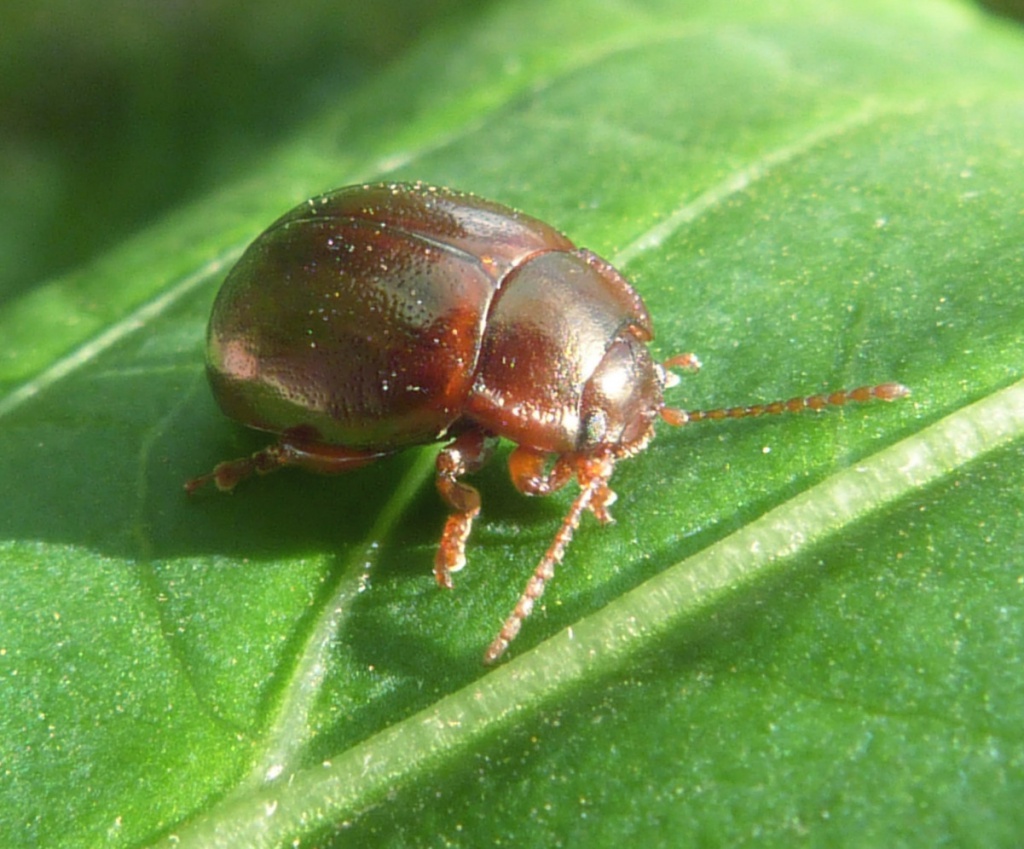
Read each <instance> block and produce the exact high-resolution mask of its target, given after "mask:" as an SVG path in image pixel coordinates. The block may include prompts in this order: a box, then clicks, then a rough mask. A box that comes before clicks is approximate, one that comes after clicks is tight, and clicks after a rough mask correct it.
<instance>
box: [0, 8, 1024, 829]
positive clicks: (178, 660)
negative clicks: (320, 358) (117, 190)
mask: <svg viewBox="0 0 1024 849" xmlns="http://www.w3.org/2000/svg"><path fill="white" fill-rule="evenodd" d="M769 7H770V8H769ZM1021 80H1024V35H1022V34H1021V33H1020V31H1019V30H1018V29H1016V28H1014V27H1013V26H1011V25H1009V24H1006V23H1000V22H997V21H993V20H989V19H986V18H985V17H984V16H983V15H982V14H981V13H979V12H977V11H976V10H974V9H973V8H972V7H970V6H968V5H966V4H963V3H959V2H954V1H953V0H927V2H926V0H909V2H904V3H900V4H893V3H883V2H870V0H860V2H854V3H851V2H845V3H841V2H827V0H806V2H799V0H790V2H785V3H775V4H764V3H753V2H750V3H744V2H739V3H733V4H729V5H728V6H727V7H722V6H720V5H719V6H716V5H715V4H710V3H707V4H701V3H691V4H683V3H679V2H668V1H667V0H666V2H663V3H646V4H640V3H625V4H622V3H619V4H612V3H609V4H603V3H595V4H593V5H592V6H590V7H588V9H587V12H586V14H585V15H583V16H581V15H580V7H579V4H578V3H569V2H559V0H554V1H553V0H546V1H545V2H543V3H541V2H525V0H518V2H508V3H504V4H493V5H491V6H490V7H488V8H487V9H485V10H483V11H482V12H480V13H479V14H478V15H476V16H475V17H474V18H472V19H469V18H467V19H464V20H462V21H458V22H455V21H451V22H447V23H444V22H439V23H438V26H437V28H436V30H434V31H430V32H426V33H425V34H424V35H423V36H422V37H421V39H420V40H419V42H418V43H417V44H416V45H415V47H414V49H412V50H411V51H410V52H409V53H408V54H407V55H406V56H404V57H403V58H402V59H401V60H400V61H398V62H397V63H396V64H395V65H394V66H393V67H392V68H391V69H390V70H389V71H388V72H387V73H385V74H383V75H381V76H379V77H378V78H376V79H375V80H373V82H371V83H369V84H368V85H367V86H366V87H365V88H363V89H361V90H359V91H358V92H357V93H356V94H354V95H349V96H344V97H340V98H338V99H337V100H330V99H328V100H325V103H326V104H327V105H325V106H324V108H323V109H322V111H321V112H320V113H319V114H317V115H315V116H314V117H313V118H312V119H311V120H310V121H309V122H308V124H306V125H305V126H304V127H303V128H302V129H301V130H300V131H299V132H297V133H296V134H295V136H294V138H293V139H292V140H291V141H290V142H289V143H288V144H286V145H285V146H283V147H277V148H274V149H273V150H268V151H267V152H266V156H265V158H264V161H263V164H262V165H261V166H260V167H259V168H255V169H254V170H253V172H252V174H251V175H250V176H249V178H248V179H247V180H246V181H244V182H242V183H237V184H233V185H230V186H227V187H225V188H224V189H223V190H221V191H219V192H217V193H215V194H212V195H210V196H209V197H207V198H205V199H203V200H201V201H199V202H196V203H194V204H192V205H191V206H189V207H187V208H183V209H180V210H179V211H178V212H176V213H174V214H172V215H170V216H168V217H167V218H166V219H164V220H163V221H161V222H160V223H159V224H157V225H155V226H153V227H151V228H149V229H147V230H146V231H144V232H142V233H141V234H139V235H138V236H136V237H133V238H132V239H131V240H130V241H127V242H125V243H124V244H122V245H121V246H120V247H118V248H117V249H116V250H113V251H111V252H109V253H107V254H105V255H103V256H101V257H99V258H98V259H96V260H95V261H94V262H92V263H91V264H89V265H88V266H85V267H82V268H81V269H79V270H78V271H76V272H75V273H74V274H72V275H70V276H68V277H66V278H62V279H58V280H54V281H51V282H49V283H46V284H45V285H43V286H41V287H39V288H37V289H35V290H34V291H32V292H30V293H29V294H27V295H25V296H23V297H21V298H19V299H17V300H13V301H10V302H8V303H7V304H5V305H3V306H2V307H0V344H2V346H3V347H2V349H0V389H2V390H3V392H4V393H5V394H4V395H2V396H0V486H2V490H0V492H2V495H3V504H4V509H3V511H2V513H0V540H2V542H0V566H2V567H3V568H2V570H0V587H2V593H3V599H4V604H3V605H2V607H0V688H2V689H0V698H2V699H3V704H4V710H3V711H2V712H0V775H2V778H3V781H2V783H0V788H2V789H0V794H2V795H0V811H2V813H0V843H3V845H5V846H7V845H10V846H22V845H44V846H68V847H73V846H74V847H77V846H95V845H101V844H102V845H113V846H140V845H147V844H154V843H164V844H166V845H179V846H271V845H285V844H290V843H291V842H292V841H299V840H301V841H302V842H303V843H304V844H307V843H311V844H314V845H325V846H336V845H337V846H340V845H348V844H353V843H354V844H358V845H369V846H409V845H443V844H446V843H447V844H452V845H463V846H482V845H491V844H496V843H514V844H517V845H559V844H568V845H598V846H613V845H614V846H620V845H624V844H628V845H635V844H637V843H639V842H640V841H646V842H648V843H650V844H652V845H691V844H692V845H765V844H767V845H787V846H789V845H793V844H798V843H803V844H812V845H829V846H836V845H839V846H863V845H874V846H877V845H887V846H889V845H893V846H899V845H905V846H934V845H937V844H940V843H944V844H949V845H978V846H1010V845H1014V843H1015V842H1016V839H1017V837H1018V835H1019V834H1020V833H1021V832H1022V830H1024V816H1022V815H1021V813H1020V808H1019V802H1018V800H1019V798H1020V795H1021V792H1022V791H1024V742H1022V740H1021V735H1020V730H1019V729H1020V728H1021V724H1022V722H1024V683H1022V680H1021V677H1020V675H1019V669H1020V664H1021V646H1022V645H1024V634H1022V622H1024V567H1022V563H1021V558H1020V556H1019V555H1018V552H1019V551H1021V550H1024V523H1022V521H1021V516H1022V514H1024V497H1022V496H1021V494H1020V493H1021V492H1022V491H1024V487H1022V483H1024V481H1021V477H1022V472H1021V470H1022V468H1024V464H1022V463H1021V454H1022V445H1024V441H1022V434H1024V382H1022V381H1021V377H1022V373H1021V362H1022V356H1021V354H1022V341H1024V291H1022V290H1024V250H1022V248H1021V245H1022V244H1024V211H1022V210H1024V207H1022V204H1021V197H1024V176H1022V175H1024V161H1022V160H1024V146H1022V145H1021V143H1020V139H1022V138H1024V90H1022V86H1021V82H1020V81H1021ZM297 85H300V83H298V82H297ZM385 178H386V179H424V180H426V181H429V182H435V183H442V184H450V185H455V186H458V187H460V188H464V189H468V190H472V191H475V192H477V193H479V194H482V195H485V196H487V197H492V198H494V199H496V200H500V201H503V202H506V203H510V204H513V205H516V206H519V207H521V208H523V209H526V210H527V211H529V212H530V213H532V214H534V215H537V216H538V217H541V218H543V219H545V220H548V221H550V222H551V223H553V224H555V225H556V226H558V227H559V228H561V229H563V230H565V232H567V233H568V234H569V235H570V236H571V237H572V238H573V239H574V240H575V241H577V242H578V243H580V244H583V245H586V246H587V247H590V248H592V249H594V250H596V251H597V252H598V253H600V254H602V255H603V256H605V257H607V258H608V259H610V260H611V261H613V262H614V263H615V264H616V265H617V266H619V267H620V268H621V269H622V270H623V271H624V273H626V274H627V276H629V277H630V279H631V280H633V281H634V282H635V284H636V286H637V288H638V290H639V291H640V292H641V293H642V294H643V296H644V298H645V300H646V302H647V305H648V307H649V308H650V311H651V313H652V315H653V316H654V319H655V324H656V327H657V331H658V337H657V339H656V341H655V343H654V344H653V346H652V347H653V349H654V351H655V353H656V355H657V356H659V357H667V356H669V355H671V354H674V353H678V352H682V351H695V352H697V353H698V354H699V355H700V356H701V358H702V360H703V362H704V368H703V370H702V371H701V373H700V374H699V375H696V376H686V377H685V378H684V379H683V382H682V385H681V386H679V387H678V388H676V389H673V390H672V394H671V396H670V398H671V403H673V404H676V403H677V404H678V405H679V406H681V407H684V408H687V409H692V408H701V407H711V406H724V405H731V404H739V403H750V402H754V401H763V400H770V399H773V398H777V397H788V396H791V395H796V394H801V393H803V394H809V393H812V392H819V391H823V390H824V389H826V388H829V387H839V386H848V387H852V386H856V385H860V384H864V383H874V382H879V381H883V380H899V381H901V382H903V383H906V384H907V385H909V386H910V387H911V388H912V390H913V396H912V398H911V399H909V400H906V401H901V402H898V403H894V404H891V405H877V406H870V407H859V406H858V407H849V408H847V409H844V410H831V411H829V412H826V413H823V414H821V415H804V416H794V417H784V418H771V419H767V418H766V419H748V420H744V421H739V422H734V423H730V424H723V425H714V424H695V425H693V426H690V427H686V428H683V429H679V430H673V429H671V428H669V427H667V426H662V427H661V428H660V429H659V434H658V438H657V439H656V440H655V441H654V442H653V443H652V444H651V446H650V448H649V449H648V450H647V451H645V452H644V453H642V454H640V455H639V456H637V457H636V458H634V459H631V460H630V461H628V462H623V463H622V464H620V467H619V468H618V470H617V471H616V476H615V478H614V480H613V485H614V488H615V489H616V491H617V492H618V494H619V501H618V502H617V503H616V505H615V508H614V511H615V516H616V518H617V519H618V524H616V525H614V526H610V527H607V528H601V527H598V526H597V523H596V522H593V521H591V520H589V518H588V519H587V520H586V521H584V523H583V525H582V527H581V528H580V530H579V532H578V533H577V538H576V540H575V541H574V543H573V545H572V547H571V548H570V550H569V553H568V555H567V557H566V559H565V561H564V562H563V563H562V564H561V566H560V567H559V574H558V575H557V576H556V578H555V580H554V581H553V583H552V584H551V586H550V587H549V589H548V592H547V594H546V595H545V597H544V604H543V605H541V606H540V608H539V609H538V610H537V611H536V612H535V613H534V615H533V617H532V618H531V619H529V620H528V621H527V622H526V624H525V626H524V629H523V632H522V634H521V636H520V637H519V639H518V640H517V641H516V642H515V643H513V645H512V648H511V651H510V658H509V660H508V661H507V662H505V663H503V664H502V665H500V666H498V667H497V668H495V669H492V670H485V669H484V668H483V667H482V666H481V665H480V657H481V654H482V652H483V649H484V648H485V647H486V645H487V644H488V642H489V641H490V639H491V638H492V637H493V635H494V633H495V631H496V630H497V628H498V627H499V625H500V623H501V621H502V619H503V618H504V617H505V615H506V614H507V613H508V611H509V610H510V608H511V606H512V605H513V604H514V602H515V599H516V597H517V596H518V594H519V592H520V591H521V589H522V586H523V584H524V583H525V581H526V578H527V576H528V575H529V573H530V571H531V570H532V568H533V565H534V564H535V563H536V561H537V559H538V558H539V556H540V554H541V553H542V552H543V550H544V549H545V548H546V546H547V545H548V544H549V542H550V540H551V538H552V536H553V534H554V532H555V530H556V528H557V526H558V523H559V521H560V518H561V516H562V515H563V514H564V511H565V510H566V509H567V506H568V503H569V501H570V500H571V498H572V493H571V492H569V491H566V492H564V493H559V494H558V495H556V496H553V497H551V498H548V499H535V500H528V499H524V498H522V497H521V496H519V495H518V494H517V493H515V491H514V490H513V488H512V487H511V485H510V484H509V483H508V480H507V475H506V474H505V472H504V470H503V468H502V463H500V462H499V463H495V464H493V465H492V466H491V467H489V468H488V469H486V470H484V471H483V472H482V473H481V474H480V475H478V476H477V477H476V483H477V484H478V485H479V488H480V489H481V491H482V493H483V496H484V512H483V514H482V516H481V518H480V519H479V520H478V522H477V526H476V528H475V529H474V535H473V537H472V539H471V541H470V546H469V565H468V567H467V569H466V570H465V571H463V572H460V573H459V574H458V575H457V576H456V588H455V589H454V591H452V592H441V591H439V590H438V589H437V588H436V586H435V584H434V580H433V576H432V573H431V562H432V556H433V554H432V553H433V548H434V545H435V544H436V540H437V537H438V534H439V532H440V528H441V524H442V522H443V517H444V511H443V508H442V506H441V504H440V502H439V499H438V498H437V496H436V495H435V493H434V491H433V487H432V483H431V476H432V468H433V455H434V453H435V452H436V449H435V448H433V447H427V448H424V449H422V450H418V451H412V452H408V453H406V454H403V455H400V456H397V457H394V458H390V459H388V460H386V461H382V462H380V463H378V464H377V465H375V466H373V467H370V468H367V469H363V470H360V471H357V472H353V473H352V474H350V475H347V476H345V477H343V478H333V479H331V478H315V477H311V476H306V475H302V474H299V473H287V472H285V473H281V474H278V475H274V476H272V477H269V478H266V479H263V480H260V481H257V482H252V483H248V484H247V485H245V486H240V487H239V489H238V491H237V492H236V493H235V494H234V496H232V497H230V498H229V497H225V496H220V495H218V494H216V493H210V494H204V495H202V496H201V497H197V498H194V499H191V500H190V499H187V498H185V496H184V494H183V493H182V491H181V484H182V482H183V481H184V480H186V479H188V478H189V477H191V476H194V475H196V474H200V473H202V472H204V471H207V470H209V469H210V468H211V467H212V466H213V465H214V464H215V463H216V462H217V461H219V460H221V459H226V458H230V457H235V456H241V455H244V454H245V453H247V452H249V451H252V450H254V449H255V448H258V447H259V446H260V445H261V444H263V443H264V442H265V438H261V437H260V436H258V435H255V434H250V433H246V432H243V431H241V430H240V429H239V428H237V427H236V426H234V425H232V424H231V423H230V422H228V421H227V420H226V419H224V417H223V416H222V415H221V414H220V413H219V412H218V411H217V408H216V406H215V405H214V403H213V400H212V398H211V397H210V395H209V391H208V389H207V388H206V385H205V380H204V378H203V373H202V345H203V329H204V324H205V320H206V316H207V315H208V311H209V307H210V303H211V301H212V298H213V296H214V294H215V292H216V288H217V285H218V283H219V282H220V280H221V279H222V278H223V275H224V273H225V271H226V269H227V267H229V265H230V263H231V262H232V261H233V260H234V259H235V258H236V257H237V256H238V254H239V252H240V251H241V250H242V248H243V247H244V245H245V244H246V243H247V242H248V241H249V240H250V239H251V238H253V237H254V236H255V235H256V234H257V233H258V232H259V231H260V230H261V229H262V228H263V227H264V226H266V224H267V223H269V222H270V221H271V220H273V219H274V218H275V217H276V216H277V215H278V214H280V213H281V212H283V211H285V210H286V209H287V208H289V206H291V205H292V204H294V203H296V202H298V201H300V200H301V199H302V198H303V197H304V196H307V195H311V194H314V193H316V192H317V191H320V190H323V189H327V188H330V187H331V186H333V185H341V184H345V183H349V182H356V181H360V180H364V179H385Z"/></svg>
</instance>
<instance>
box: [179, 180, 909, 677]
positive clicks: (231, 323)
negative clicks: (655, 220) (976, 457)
mask: <svg viewBox="0 0 1024 849" xmlns="http://www.w3.org/2000/svg"><path fill="white" fill-rule="evenodd" d="M653 336H654V328H653V325H652V322H651V317H650V315H649V314H648V312H647V309H646V307H645V306H644V303H643V301H642V300H641V299H640V296H639V295H638V294H637V293H636V292H635V291H634V290H633V289H632V287H631V286H630V285H629V284H628V283H627V282H626V281H625V279H624V278H623V277H622V275H620V274H619V272H618V271H616V270H615V269H614V268H613V267H612V266H611V265H610V264H609V263H607V262H606V261H604V260H603V259H601V258H600V257H598V256H596V255H595V254H593V253H591V252H590V251H586V250H582V249H580V248H577V247H575V246H574V245H573V243H572V242H570V241H569V240H568V239H567V238H566V237H565V236H563V235H562V234H561V233H559V232H558V231H556V230H554V229H552V228H551V227H549V226H548V225H547V224H544V223H542V222H541V221H538V220H537V219H534V218H530V217H529V216H526V215H523V214H522V213H519V212H516V211H514V210H512V209H509V208H508V207H505V206H501V205H500V204H496V203H492V202H491V201H486V200H483V199H482V198H478V197H475V196H473V195H468V194H462V193H458V192H453V191H450V190H448V189H440V188H434V187H431V186H426V185H422V184H419V183H417V184H414V185H409V184H402V183H388V184H378V185H364V186H352V187H349V188H344V189H339V190H337V191H334V192H330V193H328V194H325V195H322V196H320V197H316V198H313V199H311V200H309V201H307V202H306V203H304V204H302V205H301V206H298V207H296V208H295V209H293V210H292V211H291V212H289V213H287V214H286V215H284V216H283V217H282V218H279V219H278V220H277V221H276V222H274V224H272V225H271V226H270V227H269V228H268V229H267V230H266V231H265V232H264V233H263V234H262V235H261V236H259V238H257V239H256V241H255V242H253V243H252V245H250V246H249V248H248V249H247V250H246V252H245V254H244V255H243V256H242V258H241V259H240V260H239V262H238V264H237V265H236V266H235V267H234V269H233V270H232V271H231V273H230V275H229V276H228V278H227V280H225V282H224V285H223V287H222V288H221V290H220V293H219V294H218V296H217V300H216V303H215V304H214V307H213V313H212V316H211V318H210V324H209V329H208V334H207V372H208V374H209V378H210V383H211V385H212V388H213V394H214V397H215V398H216V400H217V402H218V403H219V404H220V406H221V408H222V409H223V411H224V412H225V413H226V414H227V415H228V416H230V417H231V418H233V419H235V420H236V421H238V422H240V423H242V424H243V425H246V426H248V427H251V428H256V429H257V430H263V431H268V432H270V433H273V434H277V436H278V440H277V442H275V443H274V444H272V445H270V446H268V447H266V448H264V449H263V450H261V451H257V452H256V453H255V454H253V455H252V456H251V457H245V458H241V459H238V460H233V461H229V462H226V463H221V464H220V465H218V466H217V467H216V468H215V469H214V470H213V472H211V473H210V474H208V475H204V476H202V477H198V478H195V479H194V480H191V481H189V482H188V483H187V484H186V485H185V486H186V489H187V490H188V491H189V492H192V491H193V490H195V489H197V488H198V487H200V486H202V485H204V484H205V483H207V482H209V481H213V482H214V483H215V484H216V485H217V486H218V487H219V488H220V489H222V490H230V489H232V488H233V487H234V486H235V485H236V484H237V483H238V482H239V481H240V480H242V479H243V478H245V477H248V476H249V475H251V474H253V473H254V472H259V473H266V472H270V471H274V470H275V469H279V468H281V467H283V466H299V467H301V468H304V469H308V470H310V471H314V472H320V473H326V474H333V473H337V472H344V471H348V470H350V469H354V468H356V467H358V466H364V465H366V464H368V463H372V462H373V461H374V460H376V459H378V458H380V457H383V456H385V455H388V454H392V453H394V452H396V451H400V450H401V449H403V448H407V447H409V446H413V445H422V444H426V443H432V442H437V441H439V440H444V439H450V440H451V441H450V442H449V444H448V445H447V446H445V447H444V448H442V449H441V451H440V453H439V454H438V457H437V488H438V491H439V492H440V494H441V496H442V498H444V500H445V501H446V502H447V503H448V505H449V507H450V509H451V514H450V515H449V517H448V521H447V524H446V525H445V529H444V533H443V535H442V537H441V543H440V546H439V547H438V551H437V557H436V559H435V563H434V574H435V576H436V578H437V582H438V584H440V585H441V586H443V587H451V586H452V579H451V574H452V572H457V571H458V570H459V569H461V568H462V567H463V566H464V565H465V560H466V558H465V546H466V539H467V537H468V536H469V532H470V529H471V527H472V524H473V520H474V519H475V518H476V516H477V514H478V513H479V512H480V494H479V492H478V491H477V490H476V489H475V488H473V487H472V486H470V485H469V484H467V483H465V482H464V481H463V480H461V478H462V477H463V476H464V475H466V474H469V473H471V472H474V471H477V470H478V469H480V467H481V466H483V464H484V463H486V462H487V460H488V459H489V458H490V456H491V455H492V453H493V452H494V449H495V446H496V445H497V442H498V438H499V437H505V438H507V439H509V440H511V441H513V442H515V443H516V448H515V449H514V450H513V451H512V453H511V455H510V457H509V461H508V465H509V471H510V474H511V477H512V482H513V484H514V485H515V487H516V489H518V490H519V491H520V492H523V493H525V494H527V495H547V494H549V493H552V492H555V491H556V490H558V489H561V488H562V487H563V486H565V484H567V483H568V482H569V481H570V480H571V479H572V478H574V477H575V478H576V480H577V481H578V483H579V487H580V489H579V493H578V494H577V496H576V498H575V499H574V501H573V502H572V506H571V507H570V508H569V512H568V514H567V515H566V516H565V518H564V519H563V520H562V524H561V527H560V528H559V530H558V533H557V534H556V535H555V538H554V541H553V542H552V544H551V546H550V547H549V548H548V550H547V552H546V553H545V555H544V557H543V558H542V559H541V561H540V563H539V565H538V566H537V568H536V570H535V571H534V574H533V576H532V577H531V578H530V580H529V582H528V583H527V585H526V589H525V590H524V591H523V594H522V596H521V597H520V599H519V601H518V603H517V604H516V606H515V608H514V610H513V611H512V613H511V614H510V615H509V617H508V618H507V619H506V620H505V623H504V625H503V626H502V628H501V631H500V633H499V634H498V636H497V637H496V638H495V639H494V641H493V642H492V643H491V645H490V647H489V648H488V649H487V652H486V654H485V656H484V660H485V662H487V663H491V662H493V661H495V660H497V659H498V658H499V657H501V655H502V654H503V653H504V652H505V650H506V648H507V647H508V645H509V643H510V642H511V641H512V640H513V639H514V638H515V636H516V634H518V632H519V629H520V626H521V625H522V622H523V620H524V619H526V617H528V616H529V615H530V613H531V611H532V610H533V606H534V604H535V603H536V601H537V599H538V598H540V596H541V595H542V594H543V592H544V587H545V584H546V583H547V581H549V580H550V579H551V577H552V576H553V574H554V569H555V565H556V564H557V563H558V562H559V561H561V559H562V557H563V555H564V553H565V549H566V547H567V546H568V544H569V541H570V540H571V539H572V535H573V532H574V531H575V529H576V527H577V526H578V525H579V522H580V519H581V517H582V515H583V513H584V512H585V511H587V510H589V511H590V512H591V513H593V514H594V515H595V516H596V517H597V519H598V520H599V521H601V522H610V521H611V516H610V514H609V512H608V507H609V505H611V504H612V502H613V501H614V500H615V493H614V492H612V490H611V489H610V488H609V486H608V481H609V479H610V478H611V475H612V471H613V470H614V468H615V464H616V462H618V461H619V460H621V459H622V458H624V457H629V456H631V455H633V454H636V453H637V452H638V451H641V450H643V448H644V447H645V446H646V445H647V443H648V441H649V440H650V439H651V437H652V435H653V433H654V423H655V420H656V419H657V418H658V417H661V418H662V419H664V420H665V421H667V422H668V423H669V424H672V425H682V424H685V423H687V422H692V421H698V420H701V419H723V418H739V417H743V416H756V415H761V414H763V413H781V412H787V411H793V412H795V411H798V410H803V409H820V408H821V407H824V406H827V405H838V404H844V403H846V402H847V401H866V400H869V399H872V398H881V399H884V400H892V399H894V398H898V397H901V396H903V395H905V394H906V393H907V390H906V389H905V388H904V387H903V386H901V385H899V384H894V383H887V384H882V385H880V386H871V387H862V388H860V389H855V390H852V391H841V392H835V393H832V394H830V395H815V396H812V397H809V398H795V399H792V400H790V401H785V402H776V403H772V404H765V405H757V406H751V407H735V408H730V409H723V410H711V411H695V412H686V411H683V410H678V409H674V408H670V407H666V406H665V403H664V400H663V397H662V396H663V392H664V390H665V388H666V387H667V386H669V385H672V384H674V383H675V381H676V379H675V377H674V375H671V374H670V373H669V372H668V370H667V369H669V368H691V369H692V368H696V367H698V366H699V363H698V361H697V359H696V357H694V356H693V355H691V354H682V355H679V356H676V357H673V358H671V359H670V360H668V361H667V362H665V363H664V364H659V363H656V362H654V360H653V359H652V358H651V355H650V353H649V352H648V350H647V343H648V342H650V341H651V339H652V338H653Z"/></svg>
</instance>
